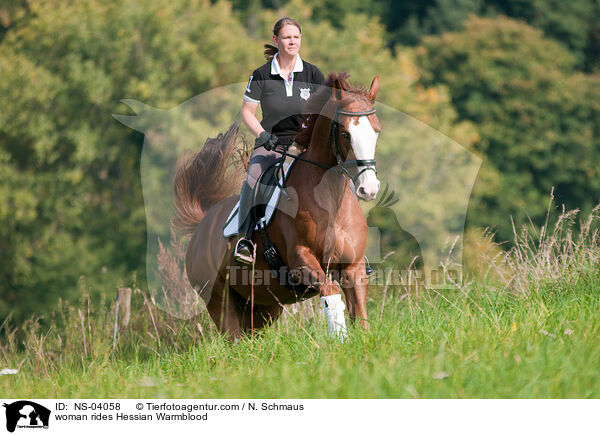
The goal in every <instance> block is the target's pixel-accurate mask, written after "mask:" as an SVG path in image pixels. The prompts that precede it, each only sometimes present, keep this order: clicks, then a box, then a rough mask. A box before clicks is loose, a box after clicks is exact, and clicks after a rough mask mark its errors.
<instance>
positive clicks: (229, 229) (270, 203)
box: [223, 144, 302, 238]
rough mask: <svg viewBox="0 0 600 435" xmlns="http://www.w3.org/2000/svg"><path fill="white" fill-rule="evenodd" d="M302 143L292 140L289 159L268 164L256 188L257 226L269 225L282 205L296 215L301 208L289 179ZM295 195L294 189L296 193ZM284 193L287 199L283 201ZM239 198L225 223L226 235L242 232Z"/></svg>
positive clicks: (255, 218) (254, 207)
mask: <svg viewBox="0 0 600 435" xmlns="http://www.w3.org/2000/svg"><path fill="white" fill-rule="evenodd" d="M301 151H302V150H301V149H300V147H298V146H295V144H292V145H291V146H290V148H289V149H288V151H287V154H288V156H287V157H286V159H285V160H279V161H278V162H276V163H275V164H274V165H272V166H270V167H268V168H267V169H266V170H265V171H264V172H263V173H262V174H261V176H260V177H259V179H258V182H257V183H256V188H255V189H254V200H253V201H252V207H251V212H252V213H253V216H254V221H255V222H256V224H255V226H254V230H259V229H260V228H261V227H263V226H264V227H267V226H268V225H269V223H270V222H271V219H272V218H273V215H274V214H275V210H277V209H279V210H280V211H283V212H284V213H287V214H289V215H290V216H295V215H296V213H297V212H298V201H297V198H295V197H294V196H290V193H288V192H287V190H286V189H285V187H284V186H285V179H286V178H287V177H288V174H289V172H290V170H291V169H292V166H293V165H294V162H295V161H296V159H294V157H293V156H297V155H298V154H300V152H301ZM292 195H293V193H292ZM281 196H283V197H284V198H285V199H286V200H285V201H281V202H280V199H281ZM239 207H240V203H239V201H238V202H237V203H236V205H235V206H234V207H233V210H231V213H229V216H228V217H227V220H226V221H225V226H224V227H223V237H225V238H229V237H233V236H235V235H237V234H238V232H239V226H240V222H239Z"/></svg>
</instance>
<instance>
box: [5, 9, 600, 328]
mask: <svg viewBox="0 0 600 435" xmlns="http://www.w3.org/2000/svg"><path fill="white" fill-rule="evenodd" d="M284 15H287V16H293V17H295V18H297V19H298V20H299V21H300V22H301V23H302V25H303V38H304V44H303V47H302V51H301V54H302V57H303V58H305V59H307V60H308V61H310V62H312V63H315V64H316V65H318V66H319V67H320V69H321V70H322V71H324V72H325V73H326V72H328V71H349V72H351V74H352V79H353V80H354V81H356V82H363V83H367V84H368V83H369V82H370V80H371V78H372V77H373V76H374V75H376V74H378V75H380V77H381V92H380V95H379V96H378V100H380V101H381V102H383V103H385V104H386V105H387V106H390V107H393V108H395V109H397V110H400V111H402V112H404V113H406V114H408V115H410V116H411V117H413V118H415V119H417V120H419V121H422V122H423V123H425V124H427V125H428V126H431V127H433V128H435V129H436V130H438V131H440V132H441V133H443V134H444V135H447V136H448V137H449V138H451V139H452V140H453V141H455V142H457V143H459V144H461V145H462V146H464V147H466V148H467V149H469V150H471V151H472V152H474V153H475V154H476V155H477V156H478V157H480V158H481V159H482V160H483V165H482V167H481V169H480V171H479V173H478V176H477V181H476V183H475V187H474V191H473V195H472V197H471V199H470V202H469V208H468V214H467V235H468V237H467V240H466V242H467V251H468V248H469V246H471V245H472V246H474V247H475V248H474V249H480V245H481V238H480V237H479V234H481V233H485V229H486V228H492V229H493V232H494V234H495V236H494V237H495V240H496V241H497V242H505V241H508V243H507V244H506V246H510V242H509V241H510V240H511V239H512V231H513V230H512V222H511V218H512V220H514V222H515V224H516V225H520V224H524V223H528V222H531V223H532V224H533V225H534V226H539V225H542V224H543V222H544V219H545V217H546V210H547V207H548V200H549V195H550V191H551V189H552V187H554V191H555V206H557V207H561V206H562V205H564V206H565V207H567V208H579V209H582V210H584V211H587V210H590V209H591V208H592V207H593V206H594V205H596V203H598V201H599V200H600V177H599V173H598V171H599V170H598V168H599V166H600V165H599V163H600V143H599V137H600V131H599V130H600V122H599V121H600V119H599V114H600V75H599V71H600V0H573V1H571V2H561V1H558V0H543V1H542V0H533V1H524V0H504V1H500V0H497V1H492V0H423V1H418V2H417V1H393V2H392V1H391V0H362V1H360V2H359V1H356V0H350V1H346V2H334V1H332V0H319V1H316V0H294V1H291V2H283V1H261V0H250V1H244V2H242V1H240V0H233V1H217V2H214V1H208V0H168V1H167V0H152V1H150V0H121V1H118V2H117V1H114V0H78V1H74V2H64V1H61V0H0V77H1V80H0V322H1V320H2V319H3V318H5V317H6V316H7V315H8V314H9V313H12V315H13V317H14V318H15V320H19V319H23V318H24V317H27V316H28V315H30V313H31V312H32V311H35V312H37V313H42V314H43V313H44V312H47V311H48V310H51V309H53V308H54V307H55V303H56V300H57V299H58V298H59V297H62V298H66V299H69V298H72V297H75V296H76V295H78V294H79V289H80V287H81V286H82V285H85V286H87V287H89V288H91V289H96V290H94V291H96V292H100V291H101V290H100V289H104V290H105V291H108V290H106V289H114V287H116V286H118V285H125V284H130V282H131V279H132V276H134V274H135V273H136V272H137V275H138V276H143V275H144V267H145V260H146V258H145V256H146V243H147V239H146V230H147V228H146V216H145V210H144V201H143V197H142V188H141V182H140V160H141V151H142V146H143V143H144V135H143V134H142V133H140V132H137V131H135V130H133V129H129V128H127V127H125V126H123V125H122V124H120V123H119V122H117V121H116V120H115V119H114V118H113V117H112V114H113V113H124V112H126V111H127V110H128V109H127V108H126V107H125V106H124V105H123V104H122V103H120V100H121V99H123V98H127V99H132V100H139V101H143V102H144V103H146V104H148V105H150V106H153V107H156V108H159V109H169V108H172V107H175V106H177V105H179V104H181V103H182V102H184V101H186V100H188V99H189V98H192V97H194V96H196V95H198V94H201V93H203V92H206V91H208V90H211V89H215V88H217V87H220V86H224V85H229V84H232V83H239V82H246V81H247V79H248V76H249V74H250V73H251V71H252V70H253V69H254V68H256V67H257V66H259V65H261V64H262V63H263V62H264V58H263V55H262V44H263V43H265V42H268V41H269V40H270V36H271V26H272V25H273V23H274V22H275V20H276V19H277V18H279V17H281V16H284ZM240 101H241V97H240ZM130 113H131V114H134V111H130ZM213 115H214V116H215V118H218V117H219V108H214V114H213ZM221 121H222V120H221ZM418 138H419V136H418V135H415V136H414V137H413V139H412V141H411V143H410V146H411V147H414V148H415V149H420V148H423V147H426V146H427V143H426V142H425V141H427V137H426V135H425V136H424V137H423V138H422V139H421V141H422V142H421V143H420V142H419V141H420V140H419V139H418ZM204 140H205V138H204V137H202V138H197V143H196V144H194V143H188V144H186V145H187V147H189V148H193V147H195V146H196V147H199V146H201V145H202V144H203V143H204ZM191 141H193V139H192V140H191ZM402 146H404V147H406V144H398V147H399V148H398V150H396V149H394V145H393V144H386V149H383V150H382V151H381V152H382V155H389V156H391V155H396V156H397V155H399V154H398V153H399V152H400V151H401V149H402V148H401V147H402ZM414 164H415V165H416V164H419V162H414ZM421 164H423V165H425V164H427V162H425V161H423V162H421ZM445 196H447V195H445ZM447 199H448V198H447ZM434 200H435V201H439V200H440V198H432V201H434ZM448 201H451V198H449V199H448ZM414 219H415V220H416V221H418V220H419V215H418V214H416V215H415V216H414ZM466 257H467V258H474V257H476V255H473V254H470V255H466ZM82 282H84V284H82ZM139 284H140V285H143V284H144V283H143V282H140V283H139Z"/></svg>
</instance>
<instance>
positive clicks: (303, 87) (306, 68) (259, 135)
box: [234, 17, 325, 264]
mask: <svg viewBox="0 0 600 435" xmlns="http://www.w3.org/2000/svg"><path fill="white" fill-rule="evenodd" d="M301 41H302V28H301V27H300V24H299V23H298V22H297V21H296V20H294V19H293V18H288V17H284V18H281V19H279V20H278V21H277V22H276V23H275V25H274V26H273V42H274V43H275V44H276V45H275V46H273V45H270V44H265V58H266V59H267V63H265V64H264V65H263V66H261V67H260V68H258V69H256V70H255V71H254V72H253V73H252V76H251V77H250V81H249V82H248V87H247V88H246V92H245V94H244V101H243V103H242V120H243V122H244V124H245V125H246V127H248V129H249V130H250V131H251V132H252V134H254V136H256V141H255V143H254V151H253V152H252V155H251V156H250V165H249V169H248V178H247V179H246V181H245V182H244V184H243V185H242V192H241V195H240V207H239V211H238V213H239V222H240V228H239V230H238V233H239V234H240V235H241V236H242V237H241V238H240V239H239V240H238V242H237V244H236V249H235V252H234V258H235V260H236V261H237V262H239V263H244V264H249V263H251V262H252V261H253V258H254V255H253V253H254V244H253V243H252V241H251V240H250V237H251V235H252V231H253V229H254V225H255V222H254V221H253V219H252V217H251V215H250V208H251V207H252V199H253V197H254V189H255V187H256V184H257V179H258V177H259V176H260V174H261V173H262V172H263V171H264V170H265V169H267V168H268V167H269V166H271V165H272V164H274V163H275V162H276V161H277V159H279V158H281V153H278V152H277V151H275V150H276V149H277V150H281V151H283V150H286V149H287V148H288V147H289V146H290V145H291V144H292V142H293V141H294V137H295V136H296V134H297V133H298V131H299V129H300V126H301V122H302V119H301V113H302V108H303V106H304V103H305V102H306V100H308V98H309V97H310V96H311V95H312V94H313V93H314V92H316V91H317V89H318V87H319V86H320V85H322V84H323V83H324V81H325V79H324V77H323V73H321V71H320V70H319V68H317V67H316V66H315V65H312V64H310V63H308V62H306V61H304V60H302V59H301V58H300V55H299V54H298V51H299V50H300V45H301ZM259 104H260V105H261V109H262V113H263V119H262V121H260V122H259V121H258V119H257V118H256V108H257V107H258V105H259Z"/></svg>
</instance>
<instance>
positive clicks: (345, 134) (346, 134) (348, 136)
mask: <svg viewBox="0 0 600 435" xmlns="http://www.w3.org/2000/svg"><path fill="white" fill-rule="evenodd" d="M342 137H343V138H344V139H348V140H350V133H348V132H347V131H345V132H343V133H342Z"/></svg>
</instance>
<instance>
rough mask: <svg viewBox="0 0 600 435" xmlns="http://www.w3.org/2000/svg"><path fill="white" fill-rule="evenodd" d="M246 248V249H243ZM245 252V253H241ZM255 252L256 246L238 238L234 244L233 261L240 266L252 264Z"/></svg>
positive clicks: (247, 240) (250, 241)
mask: <svg viewBox="0 0 600 435" xmlns="http://www.w3.org/2000/svg"><path fill="white" fill-rule="evenodd" d="M244 248H247V249H244ZM242 251H246V252H242ZM255 252H256V245H255V244H254V242H252V240H250V239H247V238H245V237H240V239H239V240H238V241H237V243H236V244H235V249H234V251H233V259H234V260H235V261H236V262H237V263H241V264H252V263H254V253H255Z"/></svg>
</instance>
